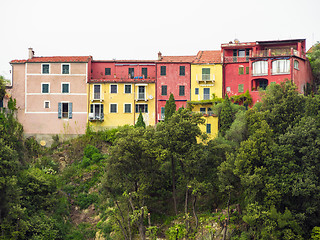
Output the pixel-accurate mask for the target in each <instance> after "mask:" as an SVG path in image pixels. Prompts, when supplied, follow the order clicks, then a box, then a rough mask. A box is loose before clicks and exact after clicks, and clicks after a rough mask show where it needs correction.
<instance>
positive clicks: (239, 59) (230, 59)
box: [223, 56, 249, 63]
mask: <svg viewBox="0 0 320 240" xmlns="http://www.w3.org/2000/svg"><path fill="white" fill-rule="evenodd" d="M223 62H225V63H234V62H235V63H237V62H249V56H245V57H224V58H223Z"/></svg>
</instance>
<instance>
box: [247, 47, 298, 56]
mask: <svg viewBox="0 0 320 240" xmlns="http://www.w3.org/2000/svg"><path fill="white" fill-rule="evenodd" d="M277 56H298V57H300V54H299V52H298V51H297V50H295V49H293V48H290V49H289V48H270V49H265V50H257V51H256V52H252V57H277Z"/></svg>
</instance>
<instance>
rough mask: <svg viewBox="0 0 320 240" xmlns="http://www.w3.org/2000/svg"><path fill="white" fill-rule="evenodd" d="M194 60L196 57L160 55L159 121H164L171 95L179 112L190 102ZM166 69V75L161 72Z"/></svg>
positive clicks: (157, 84)
mask: <svg viewBox="0 0 320 240" xmlns="http://www.w3.org/2000/svg"><path fill="white" fill-rule="evenodd" d="M194 58H195V56H162V55H161V53H159V55H158V61H157V82H156V96H157V98H156V99H157V103H156V111H157V113H156V118H157V121H161V120H163V119H164V107H165V105H166V101H167V100H169V97H170V94H171V93H172V94H173V96H174V99H175V103H176V109H177V110H178V109H179V108H181V107H186V104H187V101H190V88H191V62H192V61H193V60H194ZM164 68H165V74H164V72H161V69H164ZM162 71H163V70H162Z"/></svg>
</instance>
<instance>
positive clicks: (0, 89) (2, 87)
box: [0, 75, 6, 101]
mask: <svg viewBox="0 0 320 240" xmlns="http://www.w3.org/2000/svg"><path fill="white" fill-rule="evenodd" d="M5 82H6V80H5V78H4V77H3V76H1V75H0V101H2V99H3V98H4V95H5V94H6V84H5Z"/></svg>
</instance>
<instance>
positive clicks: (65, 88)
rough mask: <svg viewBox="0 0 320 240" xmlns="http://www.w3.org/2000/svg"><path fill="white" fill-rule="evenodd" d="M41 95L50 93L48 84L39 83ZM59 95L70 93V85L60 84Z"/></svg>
mask: <svg viewBox="0 0 320 240" xmlns="http://www.w3.org/2000/svg"><path fill="white" fill-rule="evenodd" d="M41 93H50V83H41ZM61 93H70V83H61Z"/></svg>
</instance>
